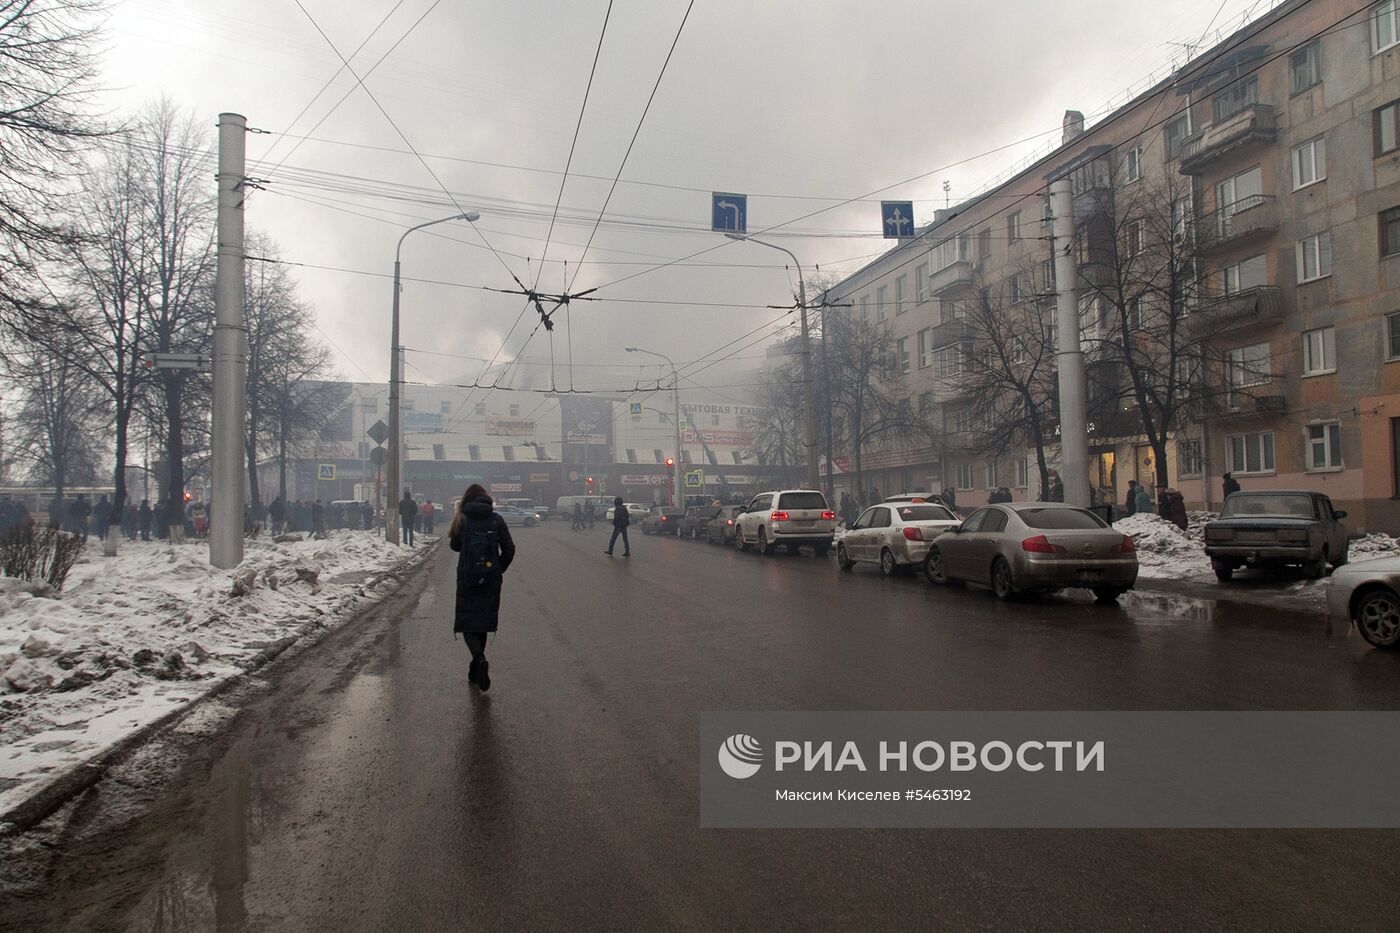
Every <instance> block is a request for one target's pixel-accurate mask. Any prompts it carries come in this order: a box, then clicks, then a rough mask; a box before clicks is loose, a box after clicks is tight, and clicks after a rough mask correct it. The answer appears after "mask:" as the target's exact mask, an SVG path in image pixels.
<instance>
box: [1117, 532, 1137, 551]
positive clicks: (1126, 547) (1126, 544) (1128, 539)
mask: <svg viewBox="0 0 1400 933" xmlns="http://www.w3.org/2000/svg"><path fill="white" fill-rule="evenodd" d="M1113 553H1115V554H1136V553H1137V545H1136V544H1134V543H1133V538H1132V536H1131V535H1124V536H1123V540H1122V541H1119V542H1118V543H1117V544H1115V545H1114V546H1113Z"/></svg>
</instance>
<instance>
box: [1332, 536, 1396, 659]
mask: <svg viewBox="0 0 1400 933" xmlns="http://www.w3.org/2000/svg"><path fill="white" fill-rule="evenodd" d="M1327 610H1328V612H1330V613H1331V615H1332V618H1334V619H1336V620H1338V621H1346V622H1348V623H1355V624H1356V627H1357V629H1358V630H1359V631H1360V632H1361V637H1362V638H1364V639H1366V640H1367V641H1368V642H1370V643H1371V644H1373V645H1375V646H1376V647H1377V648H1394V647H1395V646H1396V645H1397V644H1400V557H1381V558H1378V559H1376V560H1363V561H1360V562H1359V563H1355V564H1347V565H1346V566H1345V567H1338V568H1337V569H1336V570H1333V571H1332V579H1331V580H1330V581H1328V584H1327Z"/></svg>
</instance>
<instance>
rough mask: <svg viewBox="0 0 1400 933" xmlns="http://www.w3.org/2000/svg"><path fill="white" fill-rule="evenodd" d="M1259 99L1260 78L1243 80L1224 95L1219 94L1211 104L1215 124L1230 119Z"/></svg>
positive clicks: (1237, 82) (1227, 89)
mask: <svg viewBox="0 0 1400 933" xmlns="http://www.w3.org/2000/svg"><path fill="white" fill-rule="evenodd" d="M1258 99H1259V78H1258V76H1257V75H1250V76H1249V77H1248V78H1241V79H1240V80H1238V81H1236V82H1235V83H1234V84H1232V85H1230V86H1229V87H1228V88H1226V89H1225V91H1224V93H1221V94H1217V95H1216V96H1215V98H1214V99H1213V100H1212V101H1211V102H1210V105H1211V110H1212V112H1213V114H1214V116H1215V122H1216V123H1219V122H1220V121H1222V120H1228V119H1230V118H1231V117H1233V116H1234V115H1235V114H1237V113H1239V112H1241V111H1242V110H1244V109H1245V108H1246V107H1248V106H1249V105H1250V104H1253V103H1254V102H1255V101H1257V100H1258Z"/></svg>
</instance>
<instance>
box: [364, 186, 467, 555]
mask: <svg viewBox="0 0 1400 933" xmlns="http://www.w3.org/2000/svg"><path fill="white" fill-rule="evenodd" d="M480 218H481V215H480V214H478V213H477V212H476V211H467V212H466V213H463V214H453V215H452V216H451V217H439V218H438V219H437V220H430V221H428V222H427V223H421V224H418V225H417V226H415V227H409V228H408V229H407V230H405V231H404V232H403V236H401V237H399V244H398V246H396V247H394V311H393V316H392V318H391V321H390V324H389V498H390V500H391V501H392V502H394V503H395V506H394V507H393V508H391V509H385V512H384V537H385V538H386V539H387V540H388V541H389V542H390V543H391V544H397V543H398V541H399V510H398V505H397V503H398V501H399V500H398V499H397V498H395V497H396V496H398V494H399V493H398V490H399V485H400V483H401V482H402V481H403V471H402V466H403V465H402V463H401V462H400V458H401V456H402V453H403V424H402V422H401V421H400V419H399V387H400V386H401V385H402V384H403V372H402V370H401V368H400V367H401V365H402V364H401V362H400V360H399V352H400V351H399V255H400V253H402V252H403V241H404V240H405V239H407V237H408V235H409V234H410V233H412V232H413V231H415V230H422V229H423V228H424V227H431V226H433V225H434V224H442V223H447V222H448V221H449V220H465V221H466V222H467V223H476V221H477V220H479V219H480Z"/></svg>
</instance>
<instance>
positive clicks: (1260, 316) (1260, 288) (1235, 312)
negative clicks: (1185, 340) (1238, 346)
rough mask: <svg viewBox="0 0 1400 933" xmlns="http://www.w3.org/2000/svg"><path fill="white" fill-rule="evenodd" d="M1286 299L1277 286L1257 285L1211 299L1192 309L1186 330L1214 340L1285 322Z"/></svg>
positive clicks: (1194, 335) (1196, 336) (1187, 319)
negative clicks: (1284, 301)
mask: <svg viewBox="0 0 1400 933" xmlns="http://www.w3.org/2000/svg"><path fill="white" fill-rule="evenodd" d="M1283 310H1284V309H1283V299H1282V297H1281V296H1280V294H1279V290H1278V286H1277V285H1256V286H1255V287H1254V288H1246V289H1244V290H1243V291H1239V292H1235V293H1233V294H1230V295H1222V296H1220V297H1218V298H1208V299H1206V300H1204V301H1203V302H1201V303H1200V304H1198V305H1197V306H1196V307H1194V308H1192V309H1191V314H1190V316H1188V317H1187V318H1186V331H1187V333H1188V334H1190V335H1191V336H1192V337H1195V338H1198V339H1206V340H1208V339H1210V338H1212V337H1219V336H1223V335H1225V334H1228V333H1232V332H1233V331H1237V330H1243V329H1245V328H1247V327H1254V326H1256V325H1259V324H1272V323H1276V322H1278V321H1281V320H1283Z"/></svg>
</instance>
